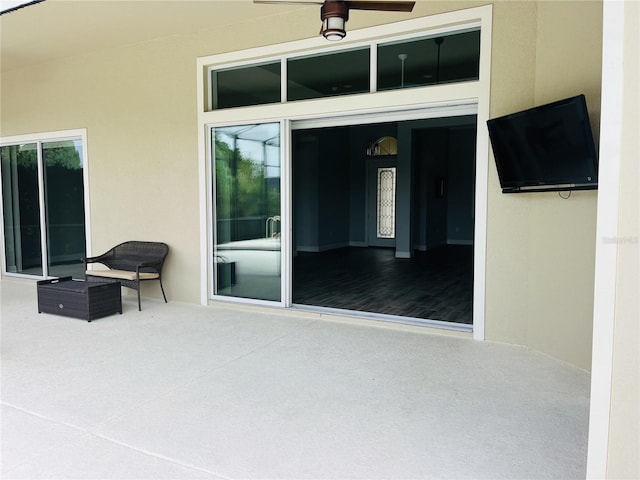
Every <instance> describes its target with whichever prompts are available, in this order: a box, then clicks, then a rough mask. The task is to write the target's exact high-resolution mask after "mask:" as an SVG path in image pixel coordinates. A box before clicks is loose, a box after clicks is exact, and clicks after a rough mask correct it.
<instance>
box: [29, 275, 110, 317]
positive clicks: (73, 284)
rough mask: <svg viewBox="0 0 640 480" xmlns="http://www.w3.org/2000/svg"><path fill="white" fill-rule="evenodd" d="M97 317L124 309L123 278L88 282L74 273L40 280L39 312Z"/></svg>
mask: <svg viewBox="0 0 640 480" xmlns="http://www.w3.org/2000/svg"><path fill="white" fill-rule="evenodd" d="M43 312H44V313H53V314H55V315H63V316H65V317H73V318H80V319H82V320H87V321H89V322H90V321H91V320H95V319H96V318H102V317H106V316H108V315H113V314H115V313H122V292H121V290H120V282H85V281H84V280H73V279H72V278H71V277H61V278H54V279H52V280H40V281H39V282H38V313H43Z"/></svg>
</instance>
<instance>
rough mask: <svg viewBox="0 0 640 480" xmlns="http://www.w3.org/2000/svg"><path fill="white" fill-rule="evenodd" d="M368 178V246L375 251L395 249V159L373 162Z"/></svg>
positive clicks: (368, 171) (370, 164)
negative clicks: (386, 248)
mask: <svg viewBox="0 0 640 480" xmlns="http://www.w3.org/2000/svg"><path fill="white" fill-rule="evenodd" d="M367 177H368V179H367V190H368V199H367V212H368V215H367V236H368V241H367V243H368V245H369V246H372V247H395V245H396V161H395V159H370V160H369V163H368V165H367Z"/></svg>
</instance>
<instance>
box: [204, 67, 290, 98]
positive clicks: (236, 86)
mask: <svg viewBox="0 0 640 480" xmlns="http://www.w3.org/2000/svg"><path fill="white" fill-rule="evenodd" d="M280 76H281V75H280V61H277V62H272V63H265V64H261V65H250V66H247V67H237V68H230V69H226V70H214V71H212V72H211V85H212V92H211V93H212V98H213V108H214V110H216V109H220V108H230V107H244V106H247V105H262V104H265V103H277V102H279V101H280V89H281V85H280Z"/></svg>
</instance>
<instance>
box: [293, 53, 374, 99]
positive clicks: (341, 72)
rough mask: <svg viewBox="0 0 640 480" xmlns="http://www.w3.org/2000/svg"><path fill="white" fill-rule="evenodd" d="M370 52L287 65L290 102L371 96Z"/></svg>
mask: <svg viewBox="0 0 640 480" xmlns="http://www.w3.org/2000/svg"><path fill="white" fill-rule="evenodd" d="M369 90H370V88H369V48H368V47H367V48H362V49H359V50H351V51H347V52H338V53H329V54H326V55H315V56H312V57H303V58H292V59H289V60H288V61H287V100H305V99H308V98H321V97H333V96H336V95H349V94H352V93H363V92H368V91H369Z"/></svg>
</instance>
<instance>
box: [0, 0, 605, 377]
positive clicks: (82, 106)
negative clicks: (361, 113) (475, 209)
mask: <svg viewBox="0 0 640 480" xmlns="http://www.w3.org/2000/svg"><path fill="white" fill-rule="evenodd" d="M482 4H486V2H471V1H462V2H454V1H450V2H449V1H448V2H417V5H416V8H415V9H414V12H413V13H412V14H411V17H415V18H417V17H422V16H426V15H430V14H435V13H441V12H445V11H452V10H457V9H462V8H469V7H472V6H477V5H482ZM601 8H602V4H601V2H600V1H586V2H570V3H566V2H545V1H542V2H533V1H531V2H512V1H497V2H494V19H493V27H494V29H493V51H492V69H491V74H492V84H491V116H498V115H501V114H505V113H509V112H512V111H516V110H518V109H521V108H527V107H530V106H533V105H534V104H536V103H544V102H546V101H551V100H554V99H559V98H562V97H563V96H569V95H573V94H577V93H583V92H584V93H585V94H586V95H587V98H588V100H589V106H590V108H591V113H592V121H593V122H594V126H595V127H596V129H597V123H598V121H597V115H598V105H599V89H600V72H599V67H600V53H599V52H600V50H601V47H600V45H601V36H602V35H601V29H602V26H601V22H602V17H601ZM406 18H409V17H408V16H407V17H406ZM577 18H579V19H580V21H575V20H576V19H577ZM382 21H384V20H382V19H381V17H380V16H379V15H377V14H376V13H374V12H362V15H357V16H356V15H354V16H353V18H352V19H351V20H350V21H349V28H350V29H356V28H361V27H366V26H372V25H375V24H377V23H381V22H382ZM317 24H318V21H317V18H315V16H313V15H308V9H302V10H301V11H300V13H297V12H292V13H288V14H286V15H274V17H272V19H271V23H270V24H269V26H268V28H267V27H265V25H264V24H262V23H259V22H256V21H246V22H244V23H241V24H235V25H229V26H227V27H222V28H217V29H216V30H215V31H213V30H206V31H198V32H190V33H185V34H184V35H173V36H171V37H165V38H159V39H156V40H153V41H148V42H144V43H140V44H135V45H130V46H126V47H119V48H115V49H110V50H102V51H97V52H94V53H91V54H86V55H82V56H75V57H70V58H67V59H63V60H56V61H52V62H48V63H45V64H39V65H34V66H32V67H29V68H23V69H20V70H14V71H9V72H5V73H3V75H2V79H1V81H2V83H1V88H2V90H1V95H2V102H1V106H0V118H1V124H0V135H2V136H8V135H18V134H27V133H36V132H42V131H55V130H64V129H75V128H86V129H87V132H88V138H87V142H88V145H87V147H88V157H89V165H88V169H89V189H90V192H91V193H90V199H89V200H90V213H91V229H92V238H91V247H92V252H93V253H100V252H101V251H103V250H104V249H106V248H108V247H110V246H112V245H113V244H115V243H118V242H120V241H124V240H129V239H140V240H159V241H164V242H167V243H168V244H169V245H170V246H171V253H170V257H169V258H168V261H167V265H166V291H167V294H168V296H169V299H170V300H173V301H183V302H191V303H198V302H199V300H200V283H199V282H200V264H199V263H200V257H199V251H200V226H199V212H198V209H199V203H198V185H199V178H198V172H199V165H198V144H197V142H198V132H197V128H198V124H197V117H196V113H197V105H196V98H197V95H196V58H197V57H199V56H204V55H212V54H216V53H222V52H227V51H233V50H240V49H244V48H250V47H256V46H260V45H268V44H273V43H278V42H285V41H290V40H297V39H300V38H305V37H308V36H309V32H315V31H317V28H318V25H317ZM492 161H493V160H492V159H491V162H492ZM489 168H490V171H489V199H488V226H487V228H488V230H487V231H488V233H487V235H488V243H487V245H488V246H487V272H486V296H487V298H486V312H485V313H486V315H485V318H486V321H485V324H486V330H485V331H486V338H487V339H488V340H491V341H499V342H508V343H515V344H521V345H527V346H530V347H533V348H536V349H538V350H540V351H543V352H546V353H549V354H551V355H553V356H556V357H558V358H561V359H563V360H566V361H568V362H571V363H573V364H575V365H577V366H579V367H581V368H584V369H588V368H589V366H590V359H591V357H590V345H591V322H592V308H593V307H592V296H593V268H594V267H593V266H594V251H595V240H594V236H595V213H596V208H595V203H596V197H597V194H596V193H595V192H581V193H577V192H576V193H574V194H573V195H572V197H571V198H570V199H569V200H562V199H560V198H559V197H558V196H557V195H555V194H524V195H509V196H506V195H502V194H501V193H500V188H499V184H498V178H497V173H496V170H495V165H494V164H493V163H490V167H489ZM154 287H155V286H153V285H151V286H149V289H148V293H149V294H155V292H156V291H155V289H154ZM144 293H145V292H143V294H144Z"/></svg>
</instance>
